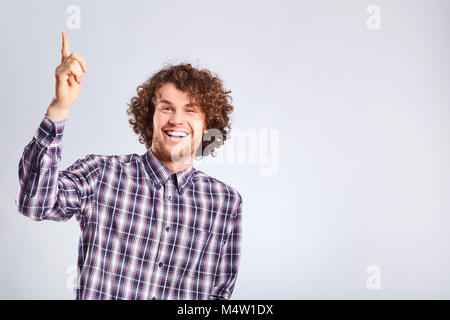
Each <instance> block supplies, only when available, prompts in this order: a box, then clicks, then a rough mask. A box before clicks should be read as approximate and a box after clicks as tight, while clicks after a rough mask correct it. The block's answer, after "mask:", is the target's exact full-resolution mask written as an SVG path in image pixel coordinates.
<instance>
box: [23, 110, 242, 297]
mask: <svg viewBox="0 0 450 320" xmlns="http://www.w3.org/2000/svg"><path fill="white" fill-rule="evenodd" d="M65 122H66V120H62V121H52V120H51V119H49V118H48V117H47V115H45V116H44V118H43V120H42V122H41V123H40V126H39V128H38V130H37V131H36V134H35V135H34V137H33V139H32V140H31V141H30V143H29V144H28V145H27V146H26V147H25V149H24V152H23V155H22V157H21V159H20V161H19V190H18V192H17V196H16V200H15V202H16V206H17V208H18V210H19V212H20V213H21V214H23V215H25V216H27V217H29V218H31V219H33V220H36V221H41V220H54V221H66V220H68V219H70V218H71V217H72V216H73V215H75V217H76V220H77V221H78V222H79V225H80V228H81V235H80V241H79V246H78V261H77V265H78V268H79V274H78V276H79V286H77V287H76V289H75V295H76V299H77V300H80V299H158V300H159V299H195V300H196V299H230V297H231V294H232V292H233V289H234V286H235V283H236V278H237V273H238V265H239V257H240V251H241V211H242V197H241V195H240V194H239V192H238V191H237V190H235V189H234V188H232V187H231V186H228V185H227V184H225V183H223V182H221V181H219V180H217V179H215V178H213V177H211V176H209V175H207V174H206V173H204V172H202V171H200V170H197V169H195V168H194V167H193V166H192V165H191V166H190V167H189V168H187V169H185V170H183V171H181V172H177V173H172V172H171V171H170V170H169V169H168V168H167V167H165V166H164V165H163V164H162V163H161V162H160V161H159V159H158V158H156V156H155V155H154V154H153V153H152V151H151V149H150V148H149V149H148V150H147V151H146V152H145V153H144V154H143V155H137V154H128V155H95V154H90V155H87V156H86V157H84V158H83V159H79V160H77V161H75V163H74V164H72V165H71V166H69V167H68V168H67V169H66V170H61V171H59V169H58V166H59V162H60V159H61V151H62V145H61V142H62V136H63V131H64V126H65Z"/></svg>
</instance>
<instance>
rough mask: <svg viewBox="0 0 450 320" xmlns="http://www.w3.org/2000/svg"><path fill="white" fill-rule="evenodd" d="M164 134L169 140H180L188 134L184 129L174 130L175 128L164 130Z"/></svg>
mask: <svg viewBox="0 0 450 320" xmlns="http://www.w3.org/2000/svg"><path fill="white" fill-rule="evenodd" d="M164 135H165V136H166V137H167V138H168V139H169V140H170V141H175V142H178V141H181V140H183V139H184V138H186V137H187V136H189V133H188V132H186V131H179V130H177V131H175V130H164Z"/></svg>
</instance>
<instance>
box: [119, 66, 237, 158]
mask: <svg viewBox="0 0 450 320" xmlns="http://www.w3.org/2000/svg"><path fill="white" fill-rule="evenodd" d="M168 82H172V83H173V84H174V85H175V86H176V88H177V89H179V90H182V91H184V92H186V93H187V95H188V100H189V102H190V103H192V102H193V103H196V104H198V105H199V106H200V108H201V110H202V111H203V112H204V113H205V120H206V129H212V128H214V129H216V130H220V132H221V133H222V137H217V136H215V135H213V136H212V137H211V138H210V139H211V140H212V141H205V140H207V139H202V145H201V146H199V148H198V149H197V150H196V154H195V155H196V156H207V155H209V154H211V151H212V152H213V154H212V155H213V156H214V149H216V148H219V147H220V146H221V145H223V144H224V143H225V140H227V139H229V138H230V136H229V132H230V130H231V125H230V118H229V116H230V114H231V113H232V112H233V109H234V108H233V105H231V102H232V100H233V99H232V98H231V96H230V95H229V94H230V93H231V90H226V89H225V88H224V87H223V81H222V80H221V79H219V78H218V77H217V76H216V75H213V74H212V73H211V72H210V71H209V70H206V69H201V70H199V69H197V68H194V67H193V66H192V65H191V64H190V63H185V64H179V65H170V64H169V65H167V66H165V67H164V68H163V69H162V70H160V71H158V72H157V73H155V74H154V75H152V76H151V77H150V78H149V79H148V80H147V81H145V82H144V83H143V84H141V85H139V86H138V87H137V89H136V92H137V96H134V97H132V98H131V101H130V103H128V104H127V105H128V106H129V108H128V109H127V111H126V112H127V114H128V115H130V116H131V119H130V120H128V122H129V123H130V124H131V126H132V127H133V131H134V132H135V133H137V134H138V135H139V142H140V143H145V146H146V148H147V149H148V148H150V147H151V145H152V137H153V114H154V112H155V105H154V98H155V97H156V95H155V94H156V91H157V90H158V89H159V88H160V87H162V86H163V85H164V84H166V83H168ZM205 135H208V132H207V133H205ZM205 135H203V138H205ZM209 136H211V135H209ZM208 145H211V146H210V147H209V148H206V147H207V146H208Z"/></svg>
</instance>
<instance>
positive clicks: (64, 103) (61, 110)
mask: <svg viewBox="0 0 450 320" xmlns="http://www.w3.org/2000/svg"><path fill="white" fill-rule="evenodd" d="M86 72H87V64H86V61H85V60H84V59H83V58H82V57H81V56H80V55H78V54H76V53H75V52H72V53H70V51H69V40H68V39H67V35H66V34H65V32H62V48H61V64H60V65H59V66H57V67H56V69H55V80H56V82H55V96H54V97H53V100H52V102H51V104H50V106H49V109H48V111H47V115H49V116H50V113H51V114H52V115H53V118H55V120H56V118H58V120H61V119H62V118H65V117H66V116H67V114H68V112H69V109H70V107H71V106H72V104H73V103H74V102H75V101H76V100H77V99H78V96H79V95H80V90H81V84H82V83H83V75H84V73H86ZM51 118H52V117H51Z"/></svg>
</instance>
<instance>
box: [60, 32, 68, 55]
mask: <svg viewBox="0 0 450 320" xmlns="http://www.w3.org/2000/svg"><path fill="white" fill-rule="evenodd" d="M68 56H69V40H68V39H67V35H66V33H65V32H63V33H62V49H61V62H63V60H64V59H65V58H67V57H68Z"/></svg>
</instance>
